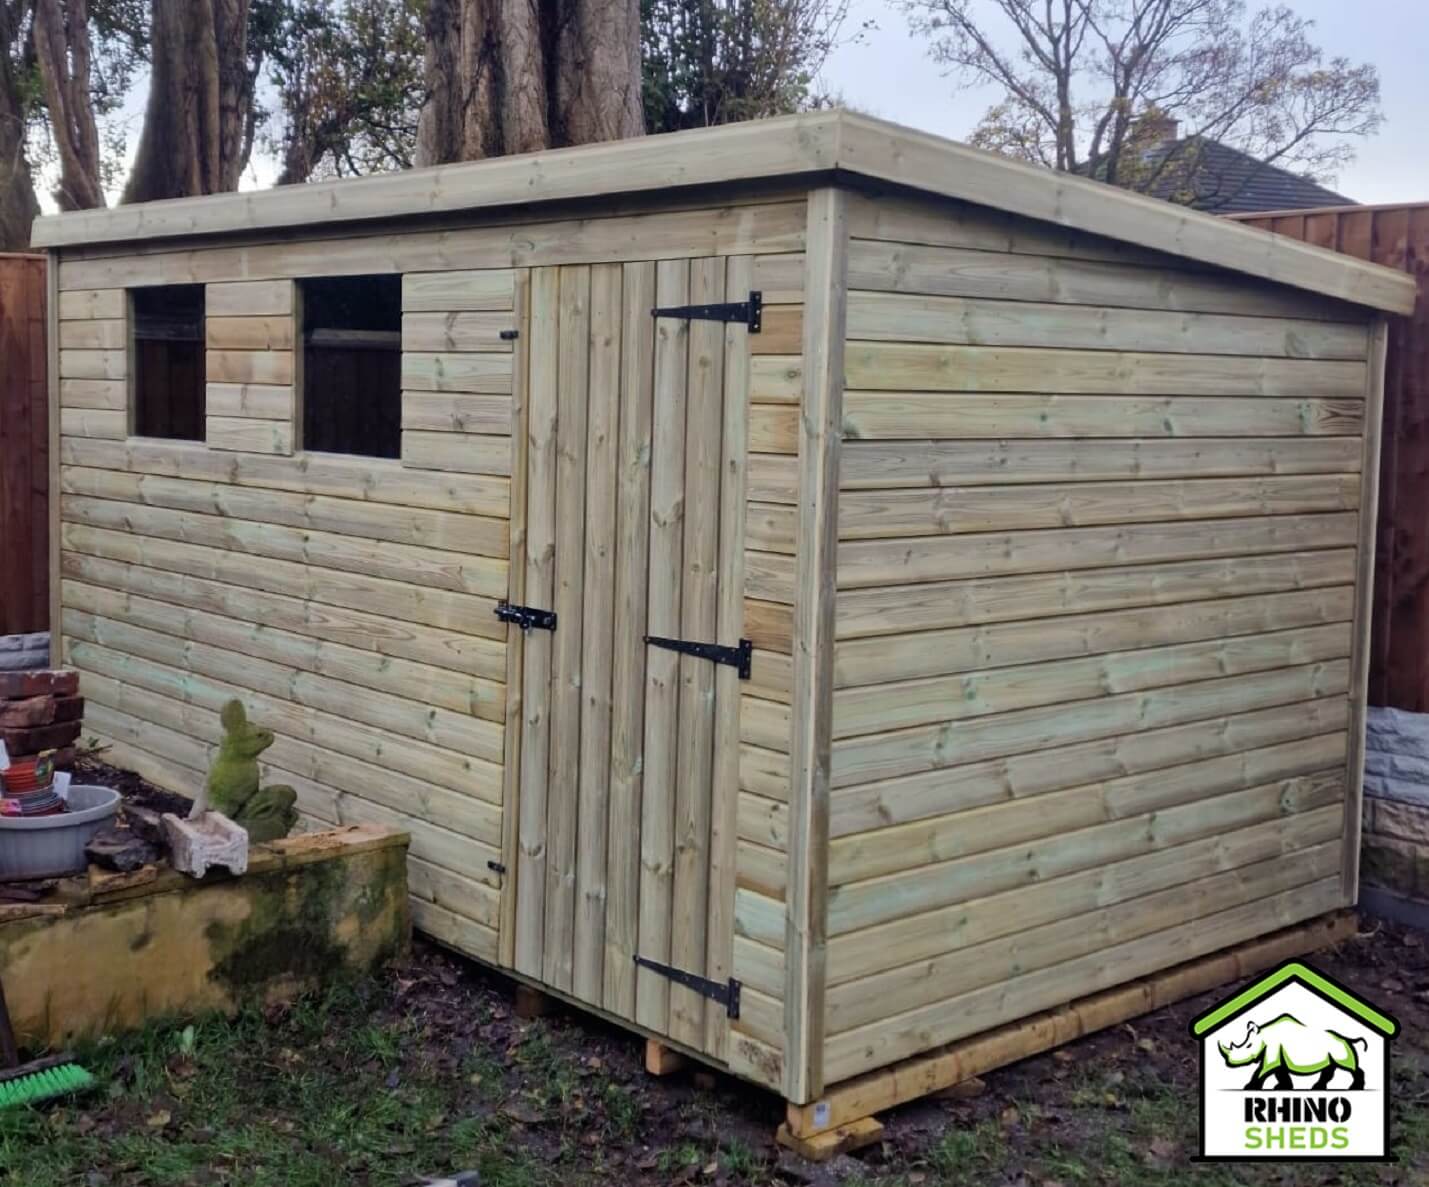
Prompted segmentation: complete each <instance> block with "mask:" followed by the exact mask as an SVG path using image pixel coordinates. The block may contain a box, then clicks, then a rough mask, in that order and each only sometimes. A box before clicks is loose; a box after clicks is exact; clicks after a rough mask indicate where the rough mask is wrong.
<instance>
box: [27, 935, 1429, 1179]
mask: <svg viewBox="0 0 1429 1187" xmlns="http://www.w3.org/2000/svg"><path fill="white" fill-rule="evenodd" d="M1313 963H1315V964H1316V965H1317V966H1318V967H1320V968H1322V969H1323V970H1324V971H1326V972H1327V973H1329V974H1330V975H1331V976H1334V977H1335V978H1337V979H1338V980H1340V981H1343V982H1344V983H1346V984H1347V985H1348V986H1349V987H1350V988H1351V989H1354V990H1356V991H1359V992H1361V993H1363V994H1364V995H1366V996H1367V997H1369V998H1370V999H1371V1000H1372V1001H1374V1002H1376V1003H1377V1004H1379V1005H1380V1006H1382V1007H1383V1008H1385V1009H1387V1010H1388V1011H1390V1012H1391V1013H1393V1014H1395V1015H1396V1016H1397V1018H1398V1019H1399V1021H1400V1023H1401V1026H1402V1028H1403V1029H1402V1034H1401V1037H1400V1038H1399V1039H1398V1040H1397V1042H1396V1046H1395V1072H1394V1076H1395V1084H1394V1092H1395V1097H1394V1141H1395V1145H1396V1153H1397V1156H1398V1162H1397V1163H1395V1164H1393V1165H1369V1164H1357V1165H1351V1164H1340V1165H1334V1166H1327V1165H1322V1164H1298V1165H1297V1164H1288V1163H1282V1164H1275V1165H1268V1166H1245V1165H1229V1166H1228V1165H1223V1164H1201V1163H1196V1162H1194V1161H1193V1160H1192V1155H1193V1153H1194V1144H1195V1139H1196V1135H1195V1129H1196V1104H1195V1100H1196V1096H1195V1089H1196V1083H1197V1069H1196V1064H1195V1050H1194V1047H1193V1044H1192V1042H1191V1039H1190V1037H1189V1034H1188V1030H1187V1027H1188V1023H1189V1020H1190V1019H1191V1018H1192V1017H1193V1016H1195V1015H1196V1014H1197V1013H1198V1012H1199V1011H1200V1010H1202V1009H1204V1008H1205V1006H1206V1005H1208V1004H1210V1003H1211V1002H1213V1001H1215V1000H1217V998H1218V997H1219V996H1220V995H1219V994H1218V993H1212V994H1207V995H1205V996H1204V997H1202V998H1200V999H1197V1000H1193V1001H1188V1002H1185V1003H1182V1004H1180V1005H1177V1006H1174V1007H1171V1008H1168V1009H1165V1010H1161V1011H1158V1012H1157V1013H1155V1014H1151V1015H1148V1016H1146V1017H1144V1018H1141V1019H1138V1020H1136V1021H1134V1022H1132V1023H1130V1024H1128V1025H1124V1026H1120V1027H1117V1028H1115V1029H1113V1030H1110V1031H1106V1032H1103V1033H1101V1034H1098V1035H1093V1036H1090V1037H1088V1038H1086V1039H1084V1040H1081V1041H1080V1042H1077V1043H1073V1044H1070V1045H1069V1046H1067V1047H1065V1048H1063V1049H1061V1050H1060V1051H1057V1052H1054V1053H1049V1054H1047V1055H1043V1056H1038V1057H1037V1058H1035V1059H1030V1060H1027V1061H1025V1062H1023V1063H1021V1064H1018V1065H1015V1066H1013V1067H1010V1068H1005V1069H1002V1070H1000V1071H997V1072H993V1073H991V1074H989V1075H988V1076H987V1077H986V1082H985V1085H984V1086H983V1088H982V1090H981V1092H980V1093H977V1094H972V1095H967V1094H965V1095H964V1096H963V1098H962V1099H944V1100H925V1101H920V1102H917V1103H914V1104H911V1105H908V1106H906V1107H904V1108H901V1109H897V1110H894V1111H892V1112H890V1113H889V1114H887V1115H886V1116H885V1118H884V1120H885V1122H886V1124H887V1135H886V1139H885V1140H884V1141H883V1142H882V1143H881V1144H879V1145H878V1146H875V1147H873V1148H871V1149H869V1150H866V1151H862V1152H860V1153H859V1154H858V1155H856V1156H852V1157H844V1158H841V1159H838V1160H836V1161H834V1162H832V1163H829V1164H827V1165H825V1166H822V1167H814V1166H810V1165H808V1164H805V1163H802V1162H799V1161H797V1160H795V1159H793V1158H791V1157H790V1156H788V1155H787V1154H786V1153H785V1152H783V1151H781V1150H780V1149H779V1148H778V1147H776V1146H775V1144H774V1142H773V1140H772V1139H773V1132H774V1128H775V1126H776V1124H777V1123H778V1121H779V1119H780V1117H781V1114H782V1111H783V1110H782V1106H781V1103H780V1102H779V1100H778V1099H776V1098H775V1097H774V1096H772V1095H770V1094H768V1093H765V1092H762V1091H759V1090H757V1089H754V1088H751V1087H750V1086H748V1085H745V1084H743V1083H741V1082H739V1081H736V1080H734V1079H732V1078H729V1077H724V1076H715V1075H700V1074H696V1073H690V1072H685V1073H681V1074H679V1075H676V1076H673V1077H668V1078H665V1079H660V1080H656V1079H652V1078H651V1077H649V1076H647V1075H646V1074H645V1072H644V1070H643V1064H642V1056H643V1044H642V1043H641V1042H640V1040H638V1039H637V1038H636V1037H635V1036H633V1035H631V1034H629V1033H627V1032H625V1031H623V1030H619V1029H616V1028H614V1027H610V1026H606V1025H604V1024H602V1023H600V1022H599V1021H596V1020H594V1019H592V1018H591V1017H590V1016H588V1015H583V1014H579V1013H576V1012H570V1013H565V1014H556V1015H554V1016H548V1017H545V1018H540V1019H536V1020H534V1021H525V1020H522V1019H519V1018H517V1017H515V1015H514V1013H513V1010H512V1004H513V1000H512V999H513V995H514V986H513V985H512V983H511V982H510V981H508V980H506V979H505V978H503V977H501V976H499V975H497V974H495V973H492V972H489V971H486V970H483V969H481V968H479V967H478V966H476V965H474V964H472V963H470V962H468V961H465V960H462V959H461V958H459V957H456V956H453V955H451V954H449V953H447V952H445V951H443V950H441V949H439V948H437V947H436V946H434V945H431V944H429V943H426V942H424V941H420V940H419V941H418V943H417V945H416V947H415V948H414V951H413V953H412V956H411V957H410V958H409V959H408V960H406V961H405V962H403V963H402V964H400V965H399V966H398V967H396V968H394V969H393V970H392V971H391V972H390V974H388V975H387V976H386V977H384V978H382V979H380V980H378V981H368V982H363V983H360V984H357V985H348V986H335V987H332V988H331V989H329V990H328V991H326V992H324V993H323V994H321V995H317V996H314V997H310V998H305V999H302V1000H300V1001H299V1002H298V1003H296V1004H295V1005H293V1006H290V1007H285V1008H282V1009H274V1010H269V1011H266V1012H265V1011H258V1010H250V1011H248V1012H246V1013H244V1014H242V1015H240V1016H239V1017H238V1018H237V1019H236V1020H232V1021H230V1020H224V1019H206V1020H200V1021H199V1022H198V1023H197V1024H195V1025H190V1026H186V1025H185V1024H184V1023H183V1022H177V1023H167V1024H160V1025H156V1026H154V1027H151V1028H149V1029H148V1030H146V1031H144V1032H141V1033H139V1034H135V1035H126V1036H123V1037H121V1038H120V1039H118V1040H116V1041H112V1042H107V1043H104V1044H100V1045H99V1046H97V1047H94V1048H91V1049H88V1050H86V1051H84V1052H82V1053H81V1054H82V1057H83V1058H84V1059H85V1060H86V1061H87V1062H88V1063H89V1064H90V1066H91V1067H92V1068H93V1069H94V1070H95V1071H96V1072H97V1073H98V1074H99V1075H100V1077H101V1079H102V1081H103V1082H104V1084H105V1085H106V1089H105V1091H104V1092H102V1093H100V1094H98V1095H97V1096H95V1097H92V1098H90V1099H88V1100H85V1101H77V1102H73V1103H65V1104H61V1105H59V1106H50V1107H49V1108H47V1109H46V1110H44V1111H40V1112H26V1111H23V1110H21V1111H13V1110H11V1111H3V1112H0V1185H3V1187H20V1185H22V1184H23V1187H52V1185H53V1187H69V1185H70V1184H84V1185H85V1187H141V1185H144V1187H147V1185H151V1184H153V1185H157V1184H185V1185H186V1184H224V1185H229V1184H232V1185H235V1187H237V1185H242V1187H260V1185H262V1187H268V1185H272V1187H278V1185H283V1187H291V1185H294V1184H304V1185H312V1187H327V1185H328V1184H331V1185H332V1187H338V1185H339V1184H341V1185H342V1187H352V1185H356V1187H402V1185H404V1184H411V1183H414V1182H419V1181H420V1178H421V1176H433V1177H435V1176H438V1175H442V1174H451V1173H453V1172H457V1171H462V1170H467V1169H477V1170H479V1171H480V1172H481V1176H482V1183H483V1185H484V1187H538V1185H546V1184H549V1185H551V1187H556V1185H560V1187H585V1185H591V1187H594V1185H596V1184H600V1185H608V1184H610V1183H618V1184H620V1187H656V1185H668V1184H690V1185H692V1187H702V1185H707V1184H708V1185H712V1187H735V1185H743V1184H754V1185H759V1187H766V1185H773V1184H786V1185H789V1187H800V1185H807V1187H833V1185H834V1184H842V1185H845V1187H961V1185H967V1187H974V1185H975V1187H1078V1185H1083V1184H1086V1185H1092V1184H1095V1185H1102V1184H1106V1185H1109V1187H1181V1185H1185V1184H1192V1185H1196V1187H1240V1185H1242V1184H1257V1185H1258V1184H1266V1185H1270V1184H1274V1185H1277V1187H1311V1185H1312V1184H1313V1185H1317V1187H1318V1185H1321V1184H1337V1185H1347V1187H1358V1185H1361V1184H1364V1185H1371V1184H1374V1185H1378V1184H1406V1185H1407V1184H1425V1183H1429V1109H1426V1108H1425V1105H1426V1103H1429V1047H1426V1037H1425V1036H1426V1033H1429V1032H1427V1031H1426V1024H1429V947H1426V937H1425V936H1423V935H1421V934H1418V933H1413V932H1408V931H1405V930H1402V929H1399V928H1395V927H1391V926H1376V925H1370V926H1368V927H1366V929H1365V930H1364V931H1363V932H1362V933H1361V934H1360V935H1358V936H1356V937H1355V938H1353V939H1351V940H1348V941H1346V942H1345V943H1343V944H1342V945H1340V946H1339V948H1338V949H1336V950H1334V951H1330V952H1326V953H1321V954H1319V955H1317V956H1316V957H1315V958H1314V959H1313Z"/></svg>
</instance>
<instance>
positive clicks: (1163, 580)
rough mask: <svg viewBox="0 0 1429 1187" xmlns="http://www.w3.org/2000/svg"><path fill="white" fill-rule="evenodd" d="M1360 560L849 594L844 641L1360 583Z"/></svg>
mask: <svg viewBox="0 0 1429 1187" xmlns="http://www.w3.org/2000/svg"><path fill="white" fill-rule="evenodd" d="M1354 560H1355V550H1354V549H1353V548H1340V549H1331V550H1327V551H1317V552H1305V553H1293V554H1285V555H1269V556H1239V557H1231V558H1222V559H1212V560H1195V561H1180V562H1174V563H1169V564H1161V565H1150V564H1148V565H1130V566H1119V567H1116V568H1110V569H1082V570H1076V571H1069V572H1063V573H1040V574H1038V573H1032V574H1018V575H1015V576H1011V577H987V578H981V579H973V580H967V581H936V582H930V583H928V584H923V585H911V586H905V585H897V586H891V587H882V588H872V589H850V590H844V591H842V592H840V594H839V596H838V605H837V613H838V636H839V638H840V639H855V638H861V637H866V636H871V635H892V634H899V633H901V632H904V631H925V630H937V629H940V628H943V627H959V626H972V625H974V624H978V623H988V622H1011V621H1013V620H1016V619H1021V618H1046V617H1050V616H1053V615H1057V614H1067V613H1090V612H1093V611H1100V610H1112V609H1116V608H1119V607H1133V606H1164V605H1169V604H1172V603H1175V602H1192V601H1200V600H1203V599H1207V598H1221V597H1234V596H1238V595H1246V594H1256V593H1275V592H1280V591H1287V590H1295V589H1309V588H1315V587H1318V586H1327V585H1346V584H1350V583H1352V582H1353V581H1354Z"/></svg>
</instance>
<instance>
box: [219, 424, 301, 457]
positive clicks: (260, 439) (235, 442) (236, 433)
mask: <svg viewBox="0 0 1429 1187" xmlns="http://www.w3.org/2000/svg"><path fill="white" fill-rule="evenodd" d="M204 439H205V441H206V442H207V444H208V447H209V448H210V449H232V450H235V451H237V452H239V453H271V454H285V455H286V454H290V453H292V452H293V426H292V425H291V424H288V423H286V422H284V421H277V420H253V419H250V418H248V417H246V416H210V417H209V418H208V419H207V421H206V422H205V428H204Z"/></svg>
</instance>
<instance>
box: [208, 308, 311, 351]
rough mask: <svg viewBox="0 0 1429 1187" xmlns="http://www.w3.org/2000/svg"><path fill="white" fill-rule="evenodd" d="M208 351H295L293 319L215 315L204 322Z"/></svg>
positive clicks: (287, 317) (209, 316)
mask: <svg viewBox="0 0 1429 1187" xmlns="http://www.w3.org/2000/svg"><path fill="white" fill-rule="evenodd" d="M204 340H205V342H206V343H207V345H208V349H209V350H292V349H293V319H292V317H289V316H273V317H215V316H213V315H212V314H209V315H208V316H207V318H206V319H205V321H204Z"/></svg>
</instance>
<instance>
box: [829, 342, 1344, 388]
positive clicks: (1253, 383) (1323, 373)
mask: <svg viewBox="0 0 1429 1187" xmlns="http://www.w3.org/2000/svg"><path fill="white" fill-rule="evenodd" d="M844 374H845V380H846V382H847V384H848V386H849V387H850V388H851V389H864V390H869V391H875V390H876V391H884V390H890V391H900V390H906V391H943V392H1061V393H1066V394H1068V395H1077V394H1083V393H1096V394H1101V395H1144V396H1158V395H1167V396H1170V395H1184V396H1290V397H1296V398H1302V397H1315V396H1321V397H1326V398H1335V397H1340V396H1345V397H1352V398H1360V397H1362V396H1363V395H1364V385H1365V364H1364V363H1363V362H1343V361H1335V360H1323V359H1273V358H1241V357H1227V356H1223V355H1211V354H1145V353H1132V352H1128V351H1108V350H1040V349H1035V348H1034V349H1026V348H1018V347H996V346H940V345H930V344H927V343H920V342H849V343H848V344H847V345H846V346H845V349H844Z"/></svg>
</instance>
